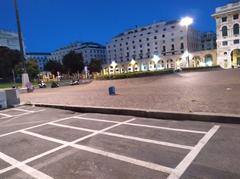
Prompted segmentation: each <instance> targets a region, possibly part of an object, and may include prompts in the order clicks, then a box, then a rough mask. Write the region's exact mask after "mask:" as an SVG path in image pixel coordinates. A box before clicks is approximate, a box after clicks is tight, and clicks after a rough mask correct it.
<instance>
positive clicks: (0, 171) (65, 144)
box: [0, 114, 135, 174]
mask: <svg viewBox="0 0 240 179" xmlns="http://www.w3.org/2000/svg"><path fill="white" fill-rule="evenodd" d="M84 115H86V114H81V115H78V116H84ZM72 117H74V116H72ZM72 117H67V118H63V119H59V120H55V121H52V122H60V121H64V120H68V119H71V118H72ZM134 120H135V118H132V119H130V120H127V121H124V122H121V124H114V125H113V126H110V127H107V128H105V129H102V130H99V131H96V132H94V133H92V134H89V135H87V136H84V137H81V138H79V139H77V140H75V141H73V142H65V141H61V140H59V139H55V138H51V137H47V136H43V135H40V134H35V133H32V132H29V131H26V130H29V129H32V128H35V127H39V125H38V126H33V127H32V128H25V129H22V130H18V131H15V133H19V132H22V133H25V134H28V135H32V136H35V137H38V138H42V139H45V140H52V142H56V143H58V142H59V143H62V144H63V145H61V146H59V147H56V148H54V149H51V150H49V151H47V152H44V153H42V154H39V155H36V156H34V157H32V158H29V159H27V160H25V161H22V162H21V163H22V164H27V163H29V162H32V161H34V160H37V159H39V158H42V157H44V156H47V155H49V154H51V153H54V152H57V151H59V150H61V149H64V148H66V147H69V146H70V145H69V144H75V143H78V142H81V141H83V140H85V139H88V138H91V137H93V136H95V135H98V134H100V133H102V132H105V131H106V130H109V129H112V128H114V127H117V126H119V125H122V124H124V123H127V122H131V121H134ZM46 124H51V122H49V123H46ZM42 126H44V125H42ZM14 168H15V166H10V167H7V168H5V169H2V170H0V174H2V173H5V172H7V171H9V170H12V169H14Z"/></svg>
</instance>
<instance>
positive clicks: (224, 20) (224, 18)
mask: <svg viewBox="0 0 240 179" xmlns="http://www.w3.org/2000/svg"><path fill="white" fill-rule="evenodd" d="M232 18H233V20H237V19H239V14H234V15H233V17H232ZM227 21H228V17H222V22H227Z"/></svg>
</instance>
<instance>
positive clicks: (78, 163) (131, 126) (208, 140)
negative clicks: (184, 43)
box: [0, 106, 240, 179]
mask: <svg viewBox="0 0 240 179" xmlns="http://www.w3.org/2000/svg"><path fill="white" fill-rule="evenodd" d="M239 129H240V127H239V125H236V124H235V125H229V124H216V123H202V122H192V121H173V120H167V121H166V120H160V119H145V118H138V117H134V116H118V115H105V114H90V113H88V114H86V113H75V112H71V111H64V110H57V109H48V108H39V107H32V106H21V107H17V108H13V109H8V110H4V111H0V178H1V179H4V178H13V179H18V178H24V179H25V178H39V179H50V178H59V179H66V178H68V179H72V178H77V179H78V178H101V179H108V178H109V179H110V178H111V179H112V178H119V179H120V178H121V179H122V178H129V179H132V178H239V177H240V171H239V166H240V162H239V156H240V152H239V151H240V134H239V132H238V131H239Z"/></svg>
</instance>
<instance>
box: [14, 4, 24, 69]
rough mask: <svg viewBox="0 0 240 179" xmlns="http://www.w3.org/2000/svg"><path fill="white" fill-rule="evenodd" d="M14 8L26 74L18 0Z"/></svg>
mask: <svg viewBox="0 0 240 179" xmlns="http://www.w3.org/2000/svg"><path fill="white" fill-rule="evenodd" d="M14 6H15V11H16V20H17V29H18V40H19V46H20V55H21V56H20V58H21V61H22V62H23V70H24V73H26V72H27V70H26V64H25V57H24V51H23V41H22V31H21V25H20V16H19V10H18V3H17V0H14Z"/></svg>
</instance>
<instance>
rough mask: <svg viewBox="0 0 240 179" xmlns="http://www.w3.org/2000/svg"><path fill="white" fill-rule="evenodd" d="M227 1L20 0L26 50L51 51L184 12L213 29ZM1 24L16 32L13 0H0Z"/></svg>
mask: <svg viewBox="0 0 240 179" xmlns="http://www.w3.org/2000/svg"><path fill="white" fill-rule="evenodd" d="M228 2H229V0H170V1H164V0H19V2H18V3H19V10H20V17H21V25H22V31H23V35H24V39H25V45H26V50H27V52H51V51H53V50H55V49H57V48H59V47H62V46H64V45H66V44H69V43H70V42H74V41H94V42H99V43H102V44H106V43H107V42H109V41H110V40H111V38H112V37H113V36H115V35H117V34H118V33H120V32H122V31H125V30H127V29H129V28H132V27H134V26H136V25H138V26H141V25H146V24H150V23H153V22H156V21H160V20H174V19H179V18H181V17H184V16H192V17H193V18H194V27H195V28H196V29H198V30H201V31H215V21H214V19H213V18H212V17H211V14H213V13H214V11H215V8H216V7H218V6H222V5H225V4H226V3H228ZM0 29H5V30H11V31H16V29H17V28H16V21H15V11H14V6H13V0H0Z"/></svg>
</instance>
